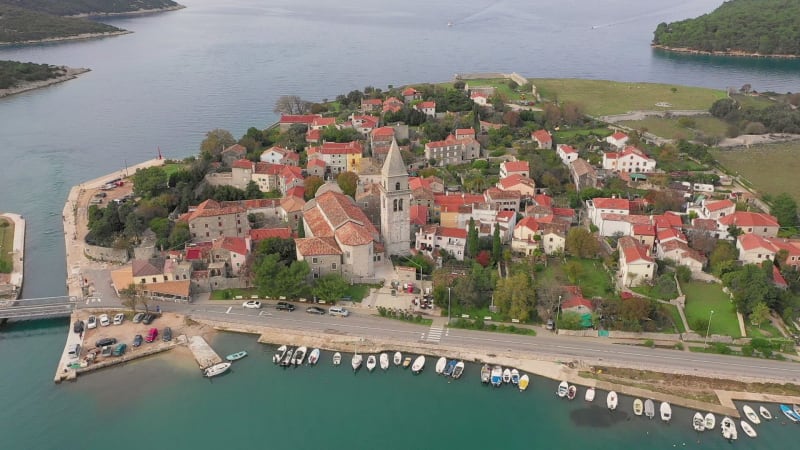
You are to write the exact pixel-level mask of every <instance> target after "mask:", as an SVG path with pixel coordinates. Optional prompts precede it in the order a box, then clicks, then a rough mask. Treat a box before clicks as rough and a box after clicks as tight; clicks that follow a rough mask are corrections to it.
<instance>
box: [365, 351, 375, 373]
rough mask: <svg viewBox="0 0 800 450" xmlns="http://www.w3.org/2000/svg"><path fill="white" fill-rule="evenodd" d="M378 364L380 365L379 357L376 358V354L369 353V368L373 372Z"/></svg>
mask: <svg viewBox="0 0 800 450" xmlns="http://www.w3.org/2000/svg"><path fill="white" fill-rule="evenodd" d="M377 365H378V359H377V358H375V355H369V356H368V357H367V370H369V371H370V372H372V371H373V370H375V366H377Z"/></svg>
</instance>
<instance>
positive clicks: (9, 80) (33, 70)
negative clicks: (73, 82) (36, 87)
mask: <svg viewBox="0 0 800 450" xmlns="http://www.w3.org/2000/svg"><path fill="white" fill-rule="evenodd" d="M63 74H64V69H62V68H61V67H56V66H51V65H49V64H35V63H23V62H17V61H0V89H7V88H10V87H14V86H16V85H18V84H20V83H25V82H31V81H42V80H47V79H50V78H55V77H58V76H61V75H63Z"/></svg>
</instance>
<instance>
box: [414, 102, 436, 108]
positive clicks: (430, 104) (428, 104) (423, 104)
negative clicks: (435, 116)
mask: <svg viewBox="0 0 800 450" xmlns="http://www.w3.org/2000/svg"><path fill="white" fill-rule="evenodd" d="M428 108H433V109H436V102H420V103H418V104H417V109H428Z"/></svg>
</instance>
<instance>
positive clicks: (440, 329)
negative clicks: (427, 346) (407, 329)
mask: <svg viewBox="0 0 800 450" xmlns="http://www.w3.org/2000/svg"><path fill="white" fill-rule="evenodd" d="M442 334H444V326H443V325H431V329H430V330H428V335H427V336H425V340H426V341H428V342H434V343H438V342H439V341H441V340H442Z"/></svg>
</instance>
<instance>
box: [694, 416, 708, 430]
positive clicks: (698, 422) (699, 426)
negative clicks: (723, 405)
mask: <svg viewBox="0 0 800 450" xmlns="http://www.w3.org/2000/svg"><path fill="white" fill-rule="evenodd" d="M692 428H694V431H705V429H706V420H705V419H704V418H703V414H701V413H699V412H696V413H694V417H692Z"/></svg>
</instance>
